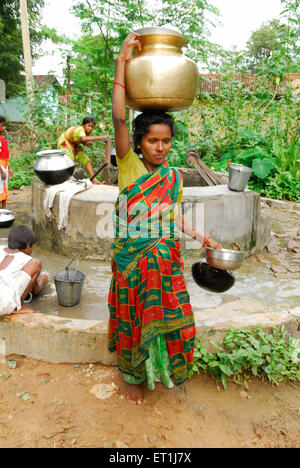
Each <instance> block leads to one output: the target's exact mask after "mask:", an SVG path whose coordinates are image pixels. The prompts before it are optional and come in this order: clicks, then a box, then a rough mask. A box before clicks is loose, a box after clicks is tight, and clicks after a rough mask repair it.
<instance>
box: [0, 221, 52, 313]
mask: <svg viewBox="0 0 300 468" xmlns="http://www.w3.org/2000/svg"><path fill="white" fill-rule="evenodd" d="M35 242H36V237H35V235H34V233H33V232H32V231H31V229H30V228H29V227H27V226H16V227H13V228H12V229H11V231H10V234H9V237H8V247H7V248H6V247H0V316H1V315H10V314H25V313H33V312H35V311H34V310H33V309H31V308H30V307H29V306H27V305H24V300H25V298H26V297H27V296H28V295H29V293H30V292H32V293H33V294H35V295H37V294H39V293H40V292H41V290H42V289H43V287H44V285H45V284H46V283H48V280H49V277H48V274H47V273H41V270H42V264H41V262H40V261H39V260H36V259H34V258H31V253H32V250H33V247H34V244H35Z"/></svg>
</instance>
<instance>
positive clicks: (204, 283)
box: [192, 258, 235, 293]
mask: <svg viewBox="0 0 300 468" xmlns="http://www.w3.org/2000/svg"><path fill="white" fill-rule="evenodd" d="M192 275H193V278H194V281H195V283H196V284H197V285H198V286H200V288H202V289H205V290H206V291H209V292H215V293H222V292H225V291H228V289H230V288H231V287H232V286H233V285H234V282H235V278H234V276H233V274H232V273H231V272H230V271H226V270H219V269H218V268H214V267H212V266H210V265H209V264H208V263H207V262H206V260H205V258H202V259H201V260H200V261H199V262H196V263H194V264H193V266H192Z"/></svg>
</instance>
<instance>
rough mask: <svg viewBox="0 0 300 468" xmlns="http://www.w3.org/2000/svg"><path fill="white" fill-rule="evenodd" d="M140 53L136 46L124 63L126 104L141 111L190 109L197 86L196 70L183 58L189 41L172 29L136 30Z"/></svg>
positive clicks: (194, 65) (192, 63)
mask: <svg viewBox="0 0 300 468" xmlns="http://www.w3.org/2000/svg"><path fill="white" fill-rule="evenodd" d="M135 32H137V33H138V34H140V37H139V40H140V43H141V51H139V50H138V48H137V47H136V48H135V49H134V51H133V56H132V58H130V59H129V60H128V61H127V63H126V71H125V82H126V104H127V105H128V107H130V108H131V109H135V110H139V111H144V110H149V109H162V110H164V111H178V110H182V109H186V108H188V107H190V106H191V105H192V103H193V101H194V99H195V96H196V92H197V86H198V75H199V73H198V68H197V65H196V64H195V62H193V61H192V60H191V59H190V58H188V57H185V56H184V55H183V53H182V47H183V46H185V45H186V44H187V43H188V40H187V39H185V38H184V37H182V36H181V35H180V34H179V33H177V32H176V31H173V30H171V29H166V28H161V27H155V28H143V29H138V30H137V31H135Z"/></svg>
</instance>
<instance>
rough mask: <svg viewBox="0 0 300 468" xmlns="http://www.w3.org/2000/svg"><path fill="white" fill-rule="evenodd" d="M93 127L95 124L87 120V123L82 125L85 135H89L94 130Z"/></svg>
mask: <svg viewBox="0 0 300 468" xmlns="http://www.w3.org/2000/svg"><path fill="white" fill-rule="evenodd" d="M94 127H95V124H94V123H93V122H89V123H87V124H84V125H83V128H84V130H85V133H86V134H87V135H90V134H91V133H92V131H93V130H94Z"/></svg>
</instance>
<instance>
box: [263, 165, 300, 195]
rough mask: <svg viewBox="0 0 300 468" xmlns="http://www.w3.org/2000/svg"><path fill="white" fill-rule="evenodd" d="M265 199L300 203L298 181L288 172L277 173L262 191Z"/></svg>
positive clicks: (299, 183) (299, 184)
mask: <svg viewBox="0 0 300 468" xmlns="http://www.w3.org/2000/svg"><path fill="white" fill-rule="evenodd" d="M263 192H264V194H265V196H266V197H269V198H275V199H277V200H282V199H284V200H291V201H296V202H298V201H300V179H299V178H296V177H293V176H292V175H291V174H290V172H278V173H277V174H276V175H275V177H274V178H273V179H270V180H269V181H268V182H267V183H266V185H265V188H264V190H263Z"/></svg>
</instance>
